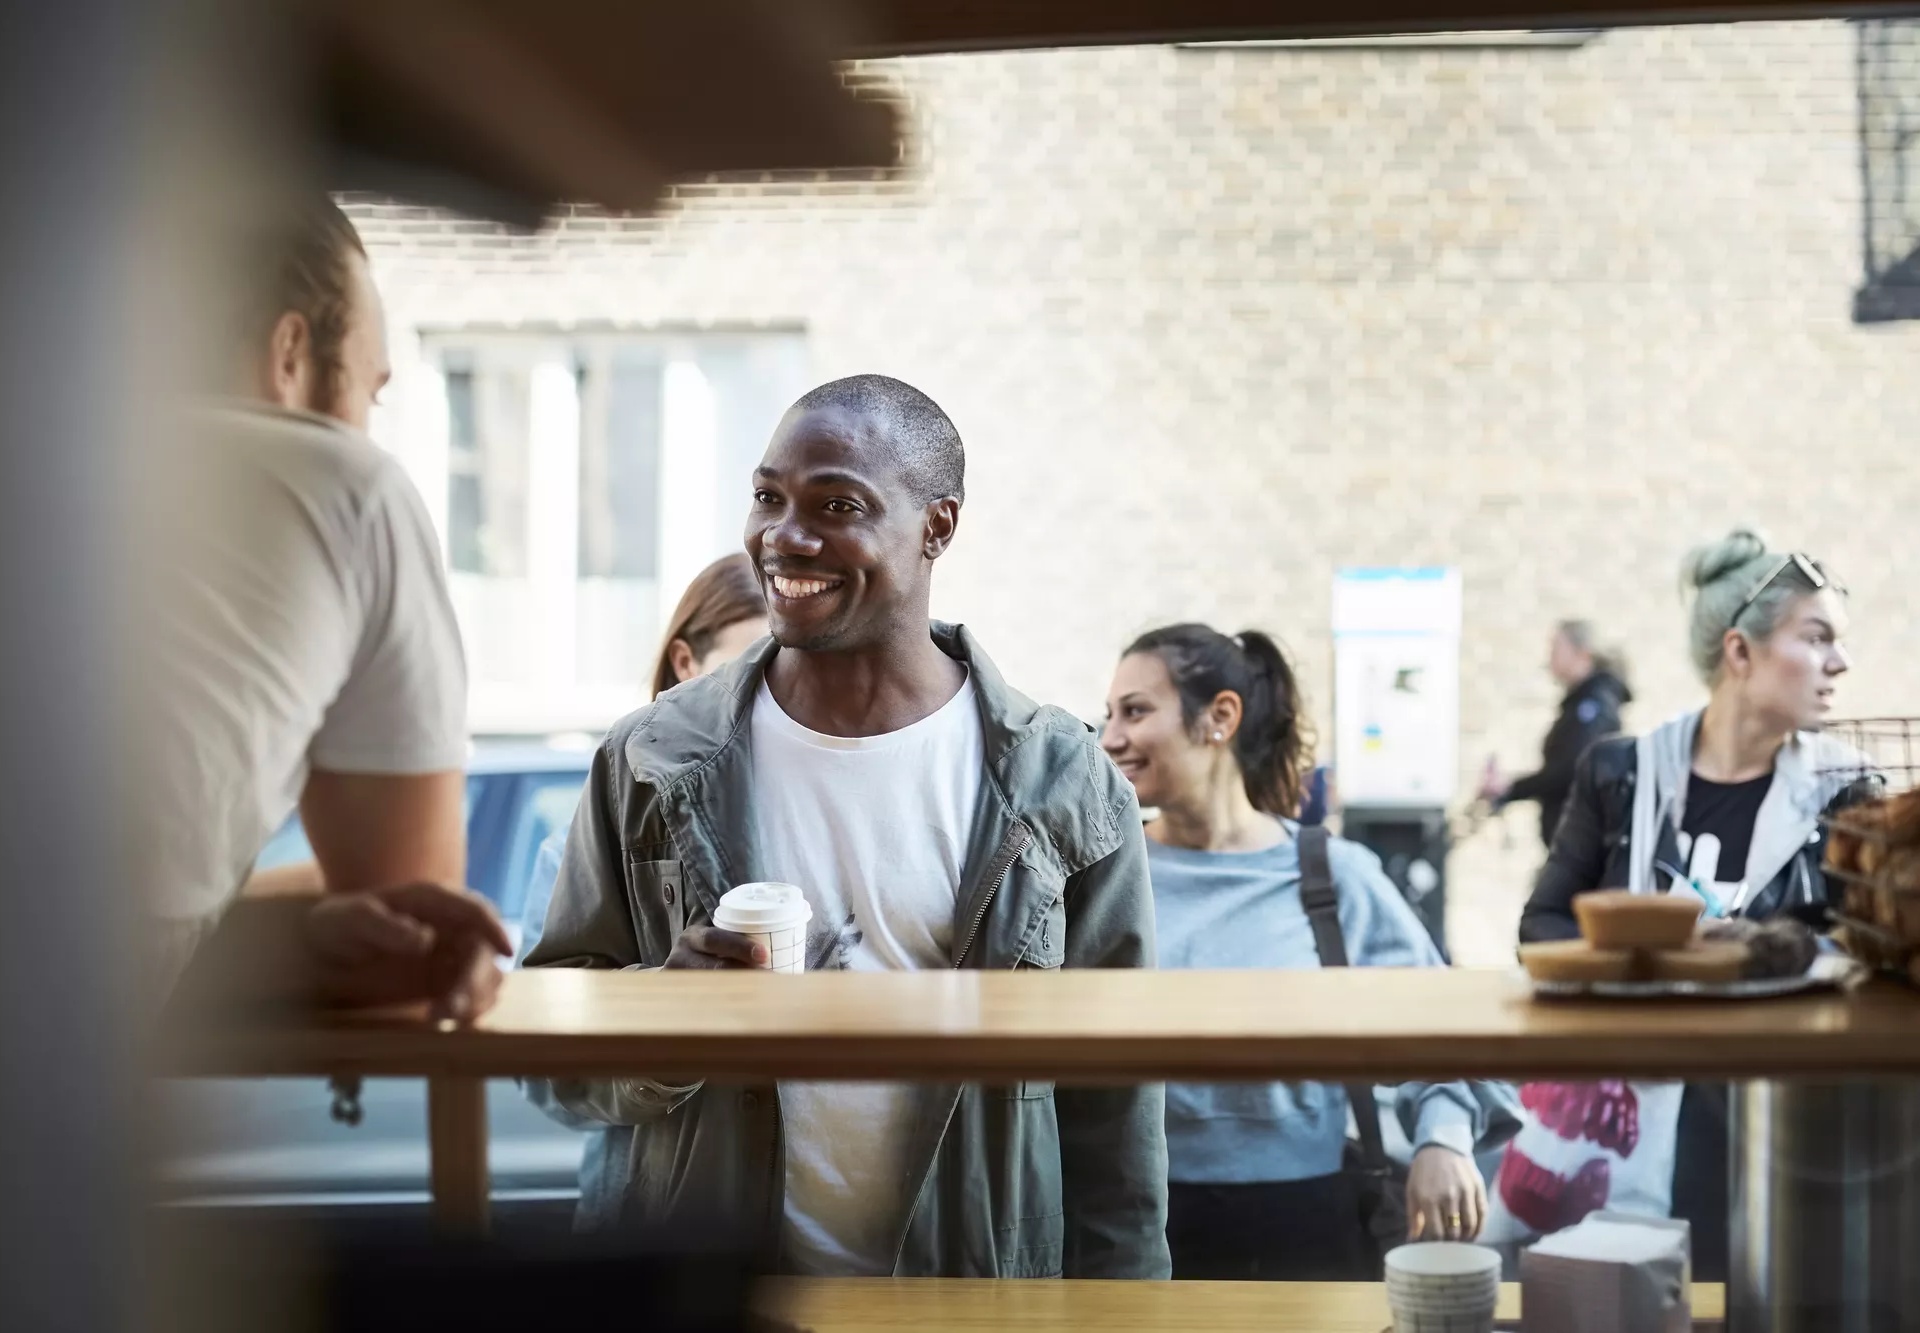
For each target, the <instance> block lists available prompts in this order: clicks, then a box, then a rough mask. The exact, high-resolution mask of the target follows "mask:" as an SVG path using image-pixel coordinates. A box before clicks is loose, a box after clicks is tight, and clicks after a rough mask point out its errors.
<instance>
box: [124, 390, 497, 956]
mask: <svg viewBox="0 0 1920 1333" xmlns="http://www.w3.org/2000/svg"><path fill="white" fill-rule="evenodd" d="M182 437H183V438H182V439H181V441H180V443H179V449H178V451H179V455H180V456H179V458H178V459H177V460H173V461H172V462H173V465H170V466H169V467H168V468H167V469H166V470H165V474H164V475H163V476H161V477H159V478H158V479H157V482H156V485H155V491H156V493H155V494H154V495H152V497H151V499H152V500H153V501H154V502H156V503H154V504H152V505H148V506H143V508H144V509H145V512H146V513H147V514H148V515H150V516H151V517H152V519H154V520H157V521H156V522H154V523H153V524H152V526H145V525H143V527H142V529H141V532H142V536H143V537H144V538H145V539H146V540H148V541H150V542H153V543H155V545H153V546H151V547H148V548H146V552H145V558H146V559H147V560H148V561H149V564H148V567H147V568H146V569H145V570H143V571H142V572H141V573H140V574H139V575H137V578H139V580H140V582H139V584H138V585H137V586H138V587H139V588H140V589H141V593H142V596H141V600H140V605H139V607H138V608H137V609H136V611H135V623H136V624H138V625H139V626H140V627H141V634H142V637H141V640H140V642H139V647H138V659H139V660H138V661H137V663H136V666H137V674H136V676H135V678H134V680H133V683H132V696H133V700H134V702H135V705H136V706H135V709H134V713H133V718H134V726H135V728H136V731H137V733H138V736H137V740H138V741H139V742H140V749H139V751H138V753H137V760H136V762H138V763H140V764H141V765H142V766H143V767H142V768H141V769H140V772H141V774H142V779H143V780H142V789H141V792H140V798H139V801H138V804H139V806H140V807H141V811H140V814H141V820H140V825H141V827H142V829H143V833H142V836H141V841H140V844H139V845H137V846H136V847H135V848H134V857H135V864H136V865H137V866H139V867H140V868H141V869H142V871H143V872H144V873H145V874H146V875H148V876H149V879H148V883H149V884H150V886H151V892H152V896H151V899H150V905H151V908H152V910H153V913H154V915H155V916H157V917H158V918H159V923H158V924H159V925H160V927H161V930H162V939H163V940H164V939H172V940H174V941H176V943H175V944H174V945H173V946H172V947H171V948H168V950H167V951H168V952H179V953H182V955H183V956H181V957H179V958H177V959H174V960H172V961H173V962H174V963H175V964H178V963H184V961H185V957H184V954H185V953H186V952H190V950H191V947H192V944H193V943H195V942H197V940H198V939H199V938H200V937H202V936H204V934H205V933H206V932H207V931H208V930H210V929H211V928H212V926H213V924H215V923H216V922H217V921H218V919H219V917H220V914H221V913H222V912H223V911H224V909H225V908H226V906H227V904H228V903H229V902H230V901H231V899H232V898H233V896H234V894H235V893H236V892H237V891H238V889H239V887H240V885H241V884H242V883H243V882H244V881H245V879H246V877H247V875H248V873H249V871H250V870H251V868H252V866H253V862H254V859H255V858H256V857H257V856H258V855H259V853H260V849H261V848H262V847H263V846H264V845H265V844H266V842H267V839H268V838H270V837H271V836H272V835H273V833H274V831H275V830H276V829H277V828H278V827H279V826H280V825H281V823H283V822H284V821H285V820H286V818H287V816H288V815H289V814H290V813H291V812H292V811H293V809H294V807H295V805H296V803H297V802H298V801H299V798H300V793H301V790H302V788H303V787H304V786H305V785H306V781H307V774H308V772H309V770H310V769H311V768H314V767H318V768H321V769H325V770H328V771H331V772H342V773H380V774H405V773H430V772H444V771H446V770H449V769H460V768H463V767H464V766H465V764H466V751H467V737H466V700H467V678H466V661H465V657H464V655H463V653H462V650H461V644H460V632H459V628H458V626H457V624H456V623H455V620H454V614H453V606H452V603H451V602H450V600H449V599H448V596H447V585H446V575H445V572H444V570H443V568H442V562H441V555H440V545H439V542H438V540H437V539H436V538H435V536H434V531H433V526H432V523H431V521H430V520H429V519H428V517H427V514H426V511H425V509H424V507H423V506H422V504H421V501H420V496H419V494H418V492H417V491H416V490H415V489H414V487H413V484H412V482H411V481H409V480H408V478H407V476H406V473H405V472H404V471H403V470H402V469H401V467H400V465H399V463H398V462H397V461H396V460H395V459H394V458H393V457H392V456H391V455H389V454H388V453H386V452H385V451H383V450H382V449H380V448H379V446H377V445H375V444H374V443H373V442H372V441H371V440H369V439H367V438H366V437H365V436H363V435H361V434H359V433H358V432H355V431H353V430H350V429H349V428H347V427H345V426H343V425H341V424H339V423H337V422H334V421H332V420H330V419H328V418H323V417H317V416H309V415H306V414H303V413H292V412H284V411H280V410H277V409H274V408H269V407H265V406H253V405H244V406H242V405H232V406H221V407H215V408H207V409H203V410H201V411H199V412H197V413H196V414H195V415H194V418H193V420H192V421H191V423H190V425H189V427H188V429H187V430H185V431H183V432H182ZM183 940H184V945H182V944H181V943H180V942H181V941H183ZM163 947H165V946H163ZM170 979H171V977H170V976H169V980H170Z"/></svg>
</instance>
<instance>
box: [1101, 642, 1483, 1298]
mask: <svg viewBox="0 0 1920 1333" xmlns="http://www.w3.org/2000/svg"><path fill="white" fill-rule="evenodd" d="M1304 711H1305V710H1304V709H1303V708H1302V706H1301V703H1300V695H1299V691H1298V689H1297V688H1296V686H1295V683H1294V674H1293V667H1292V665H1291V664H1290V663H1289V662H1288V661H1287V659H1286V657H1285V655H1284V654H1282V653H1281V651H1280V647H1279V645H1278V644H1276V643H1275V642H1274V641H1273V640H1272V639H1271V638H1269V637H1268V636H1267V635H1265V634H1261V633H1259V632H1257V631H1253V630H1249V631H1248V632H1246V633H1244V634H1240V635H1237V636H1234V637H1231V638H1230V637H1228V636H1227V635H1225V634H1222V633H1220V632H1219V631H1217V630H1214V629H1212V628H1210V627H1208V626H1206V625H1172V626H1169V627H1167V628H1165V629H1160V630H1155V631H1154V632H1153V633H1151V634H1147V635H1144V636H1142V637H1141V638H1140V639H1138V640H1136V641H1135V642H1134V643H1133V645H1132V646H1131V647H1129V648H1128V649H1127V651H1126V652H1125V653H1124V654H1123V655H1122V657H1121V659H1120V665H1119V667H1118V668H1117V670H1116V671H1115V673H1114V678H1113V686H1112V691H1111V694H1110V696H1109V699H1108V703H1107V726H1106V730H1105V732H1104V734H1103V737H1102V744H1103V745H1104V746H1105V748H1106V751H1107V754H1108V756H1109V757H1111V758H1112V759H1113V761H1114V763H1115V764H1117V765H1118V766H1119V769H1120V771H1121V773H1122V774H1124V775H1125V776H1126V778H1127V779H1128V780H1129V781H1130V782H1131V783H1132V784H1133V787H1134V790H1135V792H1136V793H1138V795H1139V798H1140V804H1141V805H1142V806H1143V807H1151V808H1152V810H1153V811H1154V812H1155V817H1154V818H1153V819H1152V820H1151V822H1149V823H1148V824H1147V828H1146V833H1147V860H1148V864H1149V866H1150V867H1151V871H1152V877H1153V901H1154V912H1155V916H1156V919H1157V921H1156V927H1155V931H1156V937H1157V938H1156V945H1155V948H1156V954H1157V957H1158V965H1159V966H1160V967H1163V968H1243V967H1258V968H1312V967H1320V966H1329V965H1331V966H1339V965H1341V964H1342V963H1344V962H1349V961H1350V962H1351V963H1352V965H1354V966H1356V967H1443V966H1445V961H1444V960H1443V959H1442V958H1441V956H1440V952H1439V950H1438V949H1437V948H1436V947H1435V946H1434V943H1433V941H1432V939H1431V938H1429V936H1428V935H1427V932H1426V928H1425V927H1423V926H1422V925H1421V924H1420V921H1419V919H1418V918H1417V917H1416V916H1415V915H1414V914H1413V909H1412V908H1410V907H1408V906H1407V904H1406V902H1405V901H1404V900H1403V899H1402V898H1401V897H1400V894H1399V892H1398V891H1397V890H1396V889H1395V888H1394V887H1393V884H1392V882H1391V881H1389V880H1388V879H1387V877H1386V874H1385V873H1384V872H1383V871H1382V870H1381V868H1380V862H1379V859H1378V858H1377V857H1375V856H1374V854H1373V853H1372V852H1369V851H1368V850H1366V849H1365V848H1364V847H1361V846H1359V845H1357V844H1355V843H1350V842H1347V841H1346V840H1344V839H1341V838H1328V837H1326V836H1325V833H1324V830H1319V829H1312V828H1308V829H1302V827H1301V825H1300V823H1299V821H1298V819H1297V814H1298V811H1299V808H1300V798H1301V784H1302V778H1303V777H1304V775H1305V774H1306V773H1307V772H1308V771H1309V766H1310V763H1311V757H1312V740H1311V738H1310V736H1309V735H1308V728H1307V725H1306V721H1305V717H1304ZM1330 916H1332V917H1334V918H1335V919H1337V926H1336V925H1334V923H1333V921H1331V920H1329V919H1328V918H1329V917H1330ZM1323 935H1324V936H1326V937H1327V938H1326V939H1325V941H1324V943H1323V938H1322V937H1323ZM1335 940H1337V941H1338V943H1337V944H1336V943H1335ZM1335 949H1338V951H1339V952H1338V954H1337V955H1336V954H1334V952H1333V951H1334V950H1335ZM1330 955H1331V956H1332V961H1331V962H1329V956H1330ZM1507 1097H1508V1094H1507V1093H1506V1091H1505V1090H1504V1089H1501V1088H1498V1087H1496V1086H1491V1085H1488V1086H1482V1085H1478V1084H1469V1083H1430V1084H1428V1083H1422V1084H1412V1083H1409V1084H1402V1085H1401V1086H1400V1087H1399V1088H1398V1089H1397V1090H1396V1092H1395V1095H1394V1108H1393V1109H1394V1119H1395V1120H1397V1121H1398V1128H1399V1131H1400V1132H1401V1133H1402V1134H1404V1135H1405V1137H1406V1139H1407V1141H1408V1143H1409V1145H1410V1146H1411V1148H1412V1150H1413V1157H1412V1166H1411V1171H1410V1174H1409V1175H1408V1177H1407V1181H1406V1185H1405V1188H1404V1197H1403V1200H1401V1199H1393V1198H1390V1197H1386V1196H1384V1194H1382V1193H1381V1192H1379V1191H1378V1190H1377V1189H1376V1188H1375V1187H1374V1186H1373V1185H1371V1183H1367V1187H1366V1188H1365V1189H1363V1188H1362V1185H1363V1181H1362V1179H1361V1178H1360V1176H1359V1175H1358V1174H1357V1173H1355V1172H1354V1171H1351V1170H1347V1169H1343V1154H1344V1149H1345V1145H1346V1124H1347V1111H1348V1104H1349V1099H1348V1095H1347V1091H1346V1089H1344V1088H1342V1087H1341V1086H1339V1085H1338V1084H1325V1083H1270V1084H1259V1083H1244V1084H1231V1085H1221V1086H1203V1085H1193V1084H1170V1085H1168V1087H1167V1159H1168V1176H1169V1183H1168V1186H1167V1243H1168V1245H1169V1247H1170V1248H1171V1249H1172V1252H1173V1275H1174V1276H1175V1277H1176V1278H1218V1279H1245V1278H1254V1279H1279V1280H1285V1281H1302V1280H1322V1281H1332V1280H1351V1279H1358V1278H1366V1277H1377V1275H1378V1270H1379V1253H1378V1250H1377V1248H1376V1246H1377V1245H1378V1244H1379V1243H1381V1242H1382V1241H1385V1240H1387V1239H1388V1238H1389V1237H1390V1236H1392V1235H1393V1234H1394V1233H1395V1232H1396V1231H1397V1230H1398V1220H1397V1218H1396V1217H1395V1213H1396V1212H1397V1211H1398V1209H1397V1208H1396V1207H1395V1205H1396V1204H1399V1203H1401V1202H1404V1208H1405V1215H1406V1220H1407V1222H1408V1223H1409V1224H1410V1230H1411V1234H1412V1235H1413V1237H1414V1238H1416V1239H1420V1238H1424V1239H1428V1240H1471V1239H1473V1238H1474V1236H1475V1235H1477V1234H1478V1232H1479V1230H1480V1224H1481V1219H1482V1217H1483V1215H1484V1212H1485V1208H1486V1192H1485V1189H1484V1187H1483V1186H1482V1183H1481V1179H1480V1173H1479V1171H1478V1169H1477V1168H1476V1167H1475V1166H1474V1159H1473V1155H1472V1154H1473V1152H1474V1149H1475V1147H1476V1145H1477V1144H1479V1143H1480V1142H1481V1141H1482V1140H1484V1139H1485V1138H1486V1137H1487V1136H1488V1134H1489V1131H1490V1129H1491V1128H1492V1123H1493V1120H1494V1117H1495V1114H1496V1112H1498V1113H1499V1114H1500V1118H1501V1119H1502V1121H1503V1123H1510V1116H1509V1115H1508V1114H1507V1113H1506V1109H1505V1104H1506V1101H1507ZM1355 1098H1356V1099H1357V1100H1356V1102H1355V1104H1354V1105H1353V1107H1352V1109H1353V1112H1354V1115H1355V1117H1356V1125H1357V1127H1358V1129H1359V1132H1360V1134H1361V1136H1362V1141H1363V1143H1366V1142H1367V1141H1368V1140H1369V1139H1371V1138H1373V1135H1372V1130H1373V1128H1374V1126H1375V1125H1377V1124H1378V1110H1379V1108H1378V1107H1377V1106H1376V1098H1375V1095H1374V1091H1373V1089H1372V1088H1365V1089H1359V1088H1356V1089H1355ZM1385 1138H1386V1136H1385V1133H1384V1131H1383V1132H1382V1133H1381V1134H1380V1135H1379V1136H1378V1139H1377V1140H1375V1142H1377V1143H1379V1144H1381V1145H1384V1142H1385ZM1365 1151H1366V1152H1367V1153H1368V1154H1369V1155H1376V1154H1383V1147H1382V1148H1381V1149H1376V1148H1375V1147H1374V1146H1373V1144H1369V1145H1368V1147H1367V1148H1366V1149H1365ZM1374 1170H1375V1171H1376V1172H1377V1171H1378V1170H1379V1164H1378V1163H1376V1164H1375V1165H1374ZM1369 1196H1372V1197H1369Z"/></svg>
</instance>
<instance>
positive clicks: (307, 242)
mask: <svg viewBox="0 0 1920 1333" xmlns="http://www.w3.org/2000/svg"><path fill="white" fill-rule="evenodd" d="M256 237H257V239H256V243H255V246H254V250H253V263H252V266H251V271H250V272H248V273H247V274H246V279H245V289H244V291H243V292H242V293H241V296H242V299H243V301H244V302H245V309H246V311H247V314H246V318H245V324H244V327H243V329H242V330H241V335H242V337H243V338H244V339H245V345H246V346H247V347H249V348H251V349H263V348H264V347H265V346H266V343H267V340H268V339H269V338H271V337H272V335H273V329H274V326H275V325H277V324H278V323H279V322H280V319H281V317H282V316H284V315H286V314H288V313H293V314H297V315H300V316H302V317H303V318H304V319H305V320H306V321H307V330H308V336H309V338H311V340H312V343H313V359H314V368H315V371H316V372H317V381H318V383H317V385H316V389H317V393H316V398H317V399H318V401H320V402H323V403H324V402H329V401H331V399H332V397H333V385H334V379H335V377H336V376H337V375H338V374H339V373H340V348H341V344H342V343H344V342H345V341H346V336H347V324H348V318H349V314H350V312H351V307H352V302H353V273H352V257H353V256H354V255H356V254H357V255H360V256H361V257H362V258H364V257H365V256H366V253H367V248H366V246H365V245H364V244H363V243H362V242H361V240H360V233H359V232H358V231H355V230H354V226H353V223H352V222H351V221H349V220H348V218H347V215H346V214H345V213H343V212H341V211H340V206H339V205H338V204H336V203H334V202H333V200H332V199H330V198H328V197H327V196H326V195H325V194H314V195H309V196H304V197H302V198H300V199H298V200H295V201H294V202H292V203H291V204H290V205H289V206H288V207H287V208H286V209H285V210H283V211H281V212H279V213H277V214H275V215H274V217H273V218H272V219H271V220H269V221H268V222H267V223H266V225H265V226H264V227H263V228H262V229H261V230H260V231H259V232H258V233H256Z"/></svg>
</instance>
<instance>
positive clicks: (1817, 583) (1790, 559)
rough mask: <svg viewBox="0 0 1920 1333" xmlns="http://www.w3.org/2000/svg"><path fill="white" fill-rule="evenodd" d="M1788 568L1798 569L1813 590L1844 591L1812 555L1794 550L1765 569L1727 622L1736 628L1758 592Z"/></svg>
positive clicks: (1758, 594)
mask: <svg viewBox="0 0 1920 1333" xmlns="http://www.w3.org/2000/svg"><path fill="white" fill-rule="evenodd" d="M1789 569H1798V570H1799V571H1800V577H1801V578H1803V579H1805V580H1806V581H1807V585H1808V587H1810V588H1811V589H1812V590H1813V591H1814V592H1819V591H1820V590H1821V589H1822V588H1832V589H1833V590H1834V591H1835V592H1844V591H1845V589H1843V588H1841V587H1840V585H1839V584H1837V583H1835V582H1834V581H1833V580H1832V579H1830V578H1828V577H1827V576H1826V575H1825V574H1823V573H1821V572H1820V566H1818V565H1816V564H1814V563H1813V557H1812V556H1810V555H1802V554H1801V553H1800V552H1798V551H1795V552H1793V553H1792V554H1791V555H1783V556H1781V557H1780V560H1779V563H1777V564H1776V565H1774V567H1773V568H1772V569H1770V570H1768V571H1767V576H1766V577H1765V578H1763V579H1761V580H1760V581H1759V582H1758V583H1756V584H1754V585H1753V591H1752V592H1750V593H1748V594H1747V599H1746V600H1745V601H1744V602H1742V603H1740V605H1739V607H1738V608H1737V609H1736V610H1735V611H1734V613H1733V619H1732V620H1730V621H1728V622H1727V624H1728V625H1729V626H1730V627H1733V628H1738V627H1739V624H1740V617H1741V616H1744V615H1745V614H1746V613H1747V608H1748V607H1750V606H1752V605H1753V604H1754V603H1755V602H1757V601H1758V600H1760V594H1761V593H1763V592H1765V591H1766V590H1767V589H1768V588H1770V587H1772V586H1773V581H1774V580H1775V579H1777V578H1779V577H1780V576H1781V575H1782V574H1784V573H1786V572H1787V571H1788V570H1789Z"/></svg>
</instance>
